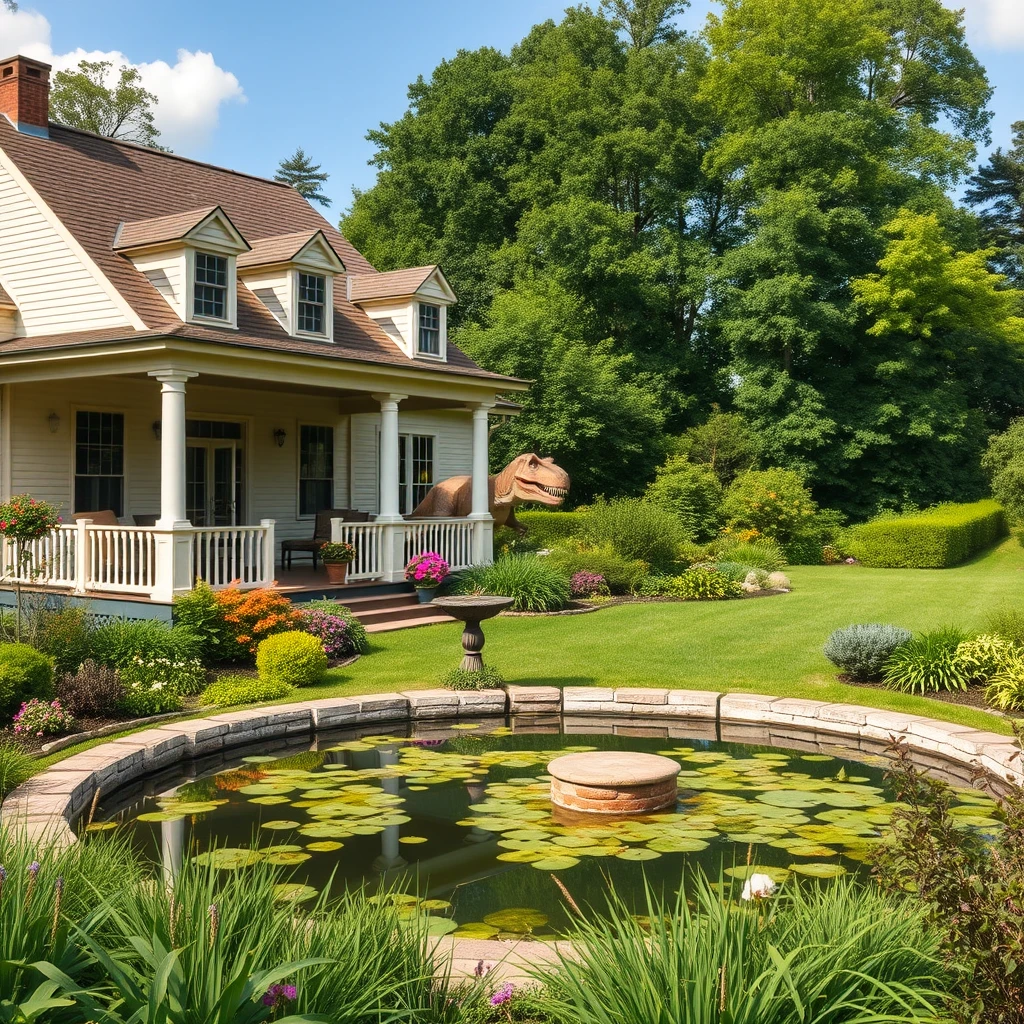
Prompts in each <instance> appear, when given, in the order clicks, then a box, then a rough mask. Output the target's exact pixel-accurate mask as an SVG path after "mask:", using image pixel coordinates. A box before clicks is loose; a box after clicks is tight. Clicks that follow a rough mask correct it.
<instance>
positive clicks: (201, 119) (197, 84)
mask: <svg viewBox="0 0 1024 1024" xmlns="http://www.w3.org/2000/svg"><path fill="white" fill-rule="evenodd" d="M50 39H51V36H50V23H49V22H48V21H47V20H46V18H45V17H43V15H41V14H38V13H36V12H35V11H30V10H27V9H25V8H24V7H22V8H21V9H20V10H18V11H16V12H13V13H12V12H9V11H6V10H3V9H0V57H7V56H11V55H13V54H15V53H23V54H25V56H27V57H35V58H36V59H37V60H45V61H46V62H47V63H49V64H52V65H53V69H54V72H57V71H62V70H65V69H66V68H73V67H75V66H76V65H77V64H78V63H79V61H82V60H91V61H100V60H106V61H110V62H111V63H112V64H113V70H114V73H116V71H117V69H119V68H120V67H121V66H122V65H124V64H131V65H132V66H133V67H136V68H138V69H139V74H140V75H141V76H142V83H143V85H144V86H145V87H146V88H147V89H148V90H149V91H150V92H151V93H153V94H154V95H155V96H156V97H157V100H158V102H157V105H156V107H155V109H154V112H153V113H154V118H155V121H156V126H157V128H159V129H160V132H161V135H160V141H161V143H163V144H164V145H165V146H169V147H170V148H171V149H173V150H174V151H175V152H177V153H182V154H184V155H189V154H194V153H195V152H196V151H197V150H200V149H202V147H203V146H204V145H205V144H206V143H207V142H208V141H209V140H210V137H211V136H212V135H213V132H214V131H215V129H216V127H217V121H218V118H219V115H220V108H221V105H222V104H224V103H228V102H232V101H235V102H239V103H244V102H245V92H244V91H243V90H242V86H241V84H240V83H239V81H238V79H237V78H236V77H235V76H234V75H233V74H232V73H231V72H230V71H225V70H224V69H223V68H221V67H219V66H218V65H217V62H216V61H215V60H214V57H213V54H212V53H206V52H204V51H203V50H197V51H196V52H195V53H192V52H191V51H189V50H178V53H177V63H175V64H168V63H167V62H166V61H163V60H157V61H152V62H149V63H145V62H144V63H141V64H140V63H136V62H135V61H132V60H130V59H129V58H128V57H126V56H125V55H124V54H123V53H120V52H119V51H117V50H111V51H101V50H89V51H87V50H82V49H77V50H72V51H71V52H70V53H54V52H53V48H52V46H51V43H50Z"/></svg>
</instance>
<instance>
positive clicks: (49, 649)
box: [33, 605, 93, 672]
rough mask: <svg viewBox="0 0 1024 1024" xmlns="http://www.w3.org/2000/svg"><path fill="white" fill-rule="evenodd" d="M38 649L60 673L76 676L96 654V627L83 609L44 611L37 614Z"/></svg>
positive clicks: (48, 609) (36, 643) (36, 641)
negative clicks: (51, 661)
mask: <svg viewBox="0 0 1024 1024" xmlns="http://www.w3.org/2000/svg"><path fill="white" fill-rule="evenodd" d="M35 617H36V619H37V621H36V623H35V630H34V632H35V636H34V638H33V643H34V646H35V647H36V648H37V649H38V650H40V651H42V652H43V654H48V655H49V656H50V657H51V658H53V663H54V667H55V668H56V670H57V672H75V671H76V670H77V669H78V666H79V665H81V664H82V662H83V661H85V659H86V658H88V657H89V655H90V653H91V652H92V632H93V627H92V624H91V623H90V621H89V615H88V613H87V612H86V610H85V609H84V608H82V607H79V606H75V605H67V606H65V607H57V608H43V609H41V610H40V611H39V612H38V613H37V614H36V616H35Z"/></svg>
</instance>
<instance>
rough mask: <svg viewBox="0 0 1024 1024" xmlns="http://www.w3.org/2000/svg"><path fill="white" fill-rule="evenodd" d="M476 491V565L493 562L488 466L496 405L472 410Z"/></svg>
mask: <svg viewBox="0 0 1024 1024" xmlns="http://www.w3.org/2000/svg"><path fill="white" fill-rule="evenodd" d="M472 408H473V489H472V503H471V506H470V514H469V518H470V519H472V520H473V564H474V565H483V564H486V563H487V562H490V561H491V558H492V550H493V541H494V519H493V517H492V516H491V509H490V475H489V471H490V465H489V462H488V441H489V437H488V422H487V416H488V414H489V413H490V411H491V409H493V408H494V403H493V402H480V403H479V404H477V405H474V406H473V407H472Z"/></svg>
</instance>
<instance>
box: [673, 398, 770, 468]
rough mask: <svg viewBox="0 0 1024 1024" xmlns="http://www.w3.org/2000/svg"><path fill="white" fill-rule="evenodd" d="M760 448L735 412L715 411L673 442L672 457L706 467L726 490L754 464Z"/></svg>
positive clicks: (752, 433) (744, 422)
mask: <svg viewBox="0 0 1024 1024" xmlns="http://www.w3.org/2000/svg"><path fill="white" fill-rule="evenodd" d="M759 452H760V447H759V444H758V440H757V437H756V435H755V434H754V432H753V431H752V430H751V429H750V427H749V426H748V425H747V423H746V421H745V420H744V419H743V417H742V416H740V415H739V414H738V413H735V412H720V411H719V410H718V409H717V408H716V410H715V411H714V412H713V413H712V414H711V415H710V416H709V417H708V418H707V419H706V420H705V421H704V422H703V423H700V424H698V425H697V426H695V427H690V429H689V430H686V431H685V432H684V433H683V434H682V435H680V437H679V438H678V439H677V440H676V442H675V446H674V455H675V456H676V457H679V458H684V459H687V460H688V461H690V462H692V463H695V464H697V465H700V466H707V467H708V468H709V469H710V470H711V471H712V472H713V473H714V474H715V476H717V477H718V479H719V480H720V481H721V484H722V486H723V487H728V486H729V484H731V483H732V482H733V480H735V479H736V477H737V476H738V475H739V474H740V473H743V472H746V471H747V470H748V469H753V468H754V465H755V463H756V462H757V458H758V454H759Z"/></svg>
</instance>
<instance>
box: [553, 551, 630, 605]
mask: <svg viewBox="0 0 1024 1024" xmlns="http://www.w3.org/2000/svg"><path fill="white" fill-rule="evenodd" d="M545 558H546V560H547V561H548V562H549V563H550V564H551V565H554V566H557V567H558V569H560V570H561V571H562V572H563V573H564V574H565V575H566V576H568V577H570V578H571V577H573V576H574V575H575V574H576V573H578V572H593V573H597V574H598V575H600V576H603V577H604V580H605V583H607V584H608V589H609V590H610V591H611V592H612V593H613V594H631V593H633V591H634V590H636V588H637V587H638V586H639V585H640V582H641V580H643V578H644V577H645V576H646V575H647V574H648V572H650V566H649V565H648V564H647V563H646V562H642V561H640V560H633V561H631V560H630V559H628V558H623V556H622V555H620V554H619V553H618V552H617V551H616V550H615V549H614V548H613V547H612V546H611V545H610V544H603V545H601V547H596V548H584V547H577V546H573V547H570V546H568V545H563V546H560V547H557V548H555V550H554V551H552V552H551V554H550V555H546V556H545Z"/></svg>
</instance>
